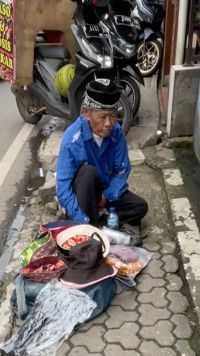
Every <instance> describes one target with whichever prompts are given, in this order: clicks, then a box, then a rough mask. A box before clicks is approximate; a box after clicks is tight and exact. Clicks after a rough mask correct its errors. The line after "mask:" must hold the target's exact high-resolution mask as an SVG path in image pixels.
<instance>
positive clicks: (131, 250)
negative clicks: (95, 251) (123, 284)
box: [105, 245, 152, 280]
mask: <svg viewBox="0 0 200 356" xmlns="http://www.w3.org/2000/svg"><path fill="white" fill-rule="evenodd" d="M151 257H152V253H150V252H149V251H146V250H145V249H144V248H141V247H136V246H123V245H113V246H111V247H110V253H109V254H108V256H107V257H106V259H105V262H106V263H107V264H108V265H111V266H113V267H115V268H117V269H118V274H117V275H118V276H120V277H126V280H127V277H128V278H129V279H131V280H133V279H134V278H135V277H136V276H137V274H138V273H140V272H141V271H142V269H143V268H144V267H146V266H147V264H148V263H149V261H150V259H151Z"/></svg>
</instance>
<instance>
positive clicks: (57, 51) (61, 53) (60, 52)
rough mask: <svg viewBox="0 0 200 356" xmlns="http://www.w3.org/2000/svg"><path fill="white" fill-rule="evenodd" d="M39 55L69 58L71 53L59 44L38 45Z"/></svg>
mask: <svg viewBox="0 0 200 356" xmlns="http://www.w3.org/2000/svg"><path fill="white" fill-rule="evenodd" d="M38 52H39V55H40V56H41V57H43V58H55V59H63V60H64V59H66V58H68V59H69V58H71V54H70V52H69V50H68V49H67V48H64V47H59V46H48V47H39V48H38Z"/></svg>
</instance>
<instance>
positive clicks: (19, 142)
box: [0, 124, 35, 186]
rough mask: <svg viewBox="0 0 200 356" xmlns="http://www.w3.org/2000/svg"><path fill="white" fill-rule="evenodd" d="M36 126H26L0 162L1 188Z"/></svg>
mask: <svg viewBox="0 0 200 356" xmlns="http://www.w3.org/2000/svg"><path fill="white" fill-rule="evenodd" d="M34 127H35V126H34V125H29V124H24V126H23V127H22V129H21V130H20V131H19V133H18V134H17V136H16V137H15V139H14V141H13V143H12V144H11V146H10V147H9V149H8V150H7V152H6V154H5V155H4V157H3V158H2V160H1V162H0V186H1V185H2V184H3V182H4V180H5V178H6V176H7V174H8V172H9V170H10V168H11V167H12V165H13V163H14V161H15V159H16V157H17V155H18V153H19V152H20V150H21V149H22V147H23V145H24V143H25V142H26V140H27V139H28V137H29V135H30V134H31V132H32V131H33V129H34Z"/></svg>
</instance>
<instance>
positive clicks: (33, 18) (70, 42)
mask: <svg viewBox="0 0 200 356" xmlns="http://www.w3.org/2000/svg"><path fill="white" fill-rule="evenodd" d="M11 2H12V6H13V4H14V10H15V11H14V18H13V24H14V47H15V60H14V72H13V80H12V82H13V83H15V84H18V85H28V84H31V83H32V80H33V59H34V44H35V37H36V35H37V33H38V32H39V31H43V30H53V31H61V32H62V33H63V36H62V41H63V45H64V46H65V47H66V48H68V49H69V51H70V53H71V55H72V56H73V54H74V52H75V50H76V42H75V40H74V38H73V34H72V32H71V29H70V24H71V23H72V17H73V13H74V10H75V7H76V3H73V2H72V1H71V0H17V1H15V0H0V3H11Z"/></svg>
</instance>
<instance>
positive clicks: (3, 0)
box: [0, 0, 14, 82]
mask: <svg viewBox="0 0 200 356" xmlns="http://www.w3.org/2000/svg"><path fill="white" fill-rule="evenodd" d="M0 78H2V79H5V80H9V81H10V82H12V81H13V80H14V0H0Z"/></svg>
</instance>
